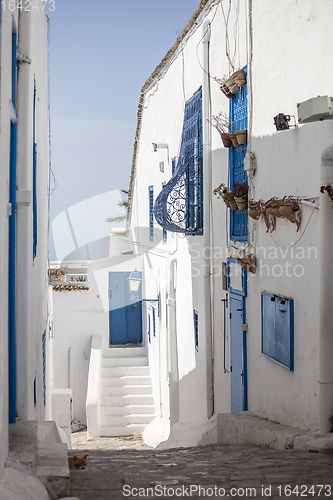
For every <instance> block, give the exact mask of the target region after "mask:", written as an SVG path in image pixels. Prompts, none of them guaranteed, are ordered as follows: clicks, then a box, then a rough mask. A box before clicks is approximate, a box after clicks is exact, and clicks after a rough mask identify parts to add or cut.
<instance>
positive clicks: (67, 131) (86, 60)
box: [48, 0, 199, 260]
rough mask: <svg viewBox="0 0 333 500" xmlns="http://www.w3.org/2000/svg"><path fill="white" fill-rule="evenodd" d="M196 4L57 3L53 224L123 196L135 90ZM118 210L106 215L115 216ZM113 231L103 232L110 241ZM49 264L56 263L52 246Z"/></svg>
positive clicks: (164, 0) (53, 17)
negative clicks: (93, 202) (96, 201)
mask: <svg viewBox="0 0 333 500" xmlns="http://www.w3.org/2000/svg"><path fill="white" fill-rule="evenodd" d="M198 4H199V0H126V1H124V0H123V1H115V0H99V1H98V2H92V1H88V0H80V1H78V0H55V10H54V11H53V12H49V13H48V15H49V18H50V27H51V49H50V50H51V57H50V76H51V132H52V168H53V171H54V174H55V177H56V180H57V184H58V188H57V189H56V190H55V191H54V193H53V194H52V197H51V220H52V219H53V218H54V217H55V216H57V215H58V214H59V213H60V212H62V211H63V210H65V209H66V208H68V207H70V206H72V205H74V204H76V203H79V202H80V201H83V200H86V199H87V198H89V197H92V196H97V195H99V194H102V193H105V192H107V191H112V190H115V189H127V187H128V183H129V175H130V168H131V161H132V148H133V142H134V133H135V127H136V113H137V105H138V101H139V97H140V90H141V87H142V85H143V84H144V82H145V81H146V79H147V78H148V77H149V75H150V74H151V73H152V71H153V70H154V69H155V67H156V66H157V65H158V64H159V62H160V61H161V60H162V58H163V57H164V55H165V54H166V53H167V51H168V50H169V48H170V47H171V46H172V45H173V43H174V42H175V40H176V38H177V36H178V34H179V33H180V31H181V30H182V29H183V27H184V26H185V24H186V23H187V22H188V20H189V19H190V17H191V15H192V13H193V12H194V10H195V9H196V7H197V6H198ZM114 210H117V208H115V207H110V211H111V212H112V213H110V214H109V216H112V215H117V214H116V213H114ZM109 229H110V225H108V224H107V223H106V224H105V232H106V234H107V232H108V230H109ZM50 258H51V260H52V259H55V253H54V245H53V241H52V234H51V241H50Z"/></svg>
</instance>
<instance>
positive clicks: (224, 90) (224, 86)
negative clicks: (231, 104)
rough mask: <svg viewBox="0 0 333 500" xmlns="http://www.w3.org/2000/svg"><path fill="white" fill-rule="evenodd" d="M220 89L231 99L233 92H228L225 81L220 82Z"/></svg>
mask: <svg viewBox="0 0 333 500" xmlns="http://www.w3.org/2000/svg"><path fill="white" fill-rule="evenodd" d="M220 90H222V92H223V94H224V95H225V96H226V97H228V99H231V98H232V97H234V94H233V93H232V92H230V90H229V89H228V87H227V86H226V84H225V83H222V85H221V87H220Z"/></svg>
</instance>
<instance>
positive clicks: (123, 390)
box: [100, 379, 153, 398]
mask: <svg viewBox="0 0 333 500" xmlns="http://www.w3.org/2000/svg"><path fill="white" fill-rule="evenodd" d="M105 380H107V381H108V380H109V379H105ZM128 394H131V395H133V396H134V395H136V394H138V395H152V394H153V388H152V386H151V385H142V384H141V385H119V386H116V385H112V386H111V385H108V386H101V387H100V397H101V398H102V397H103V396H105V397H108V396H117V397H118V396H127V395H128Z"/></svg>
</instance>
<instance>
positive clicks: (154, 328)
mask: <svg viewBox="0 0 333 500" xmlns="http://www.w3.org/2000/svg"><path fill="white" fill-rule="evenodd" d="M153 334H154V337H155V336H156V321H155V309H154V308H153Z"/></svg>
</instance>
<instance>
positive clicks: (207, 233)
mask: <svg viewBox="0 0 333 500" xmlns="http://www.w3.org/2000/svg"><path fill="white" fill-rule="evenodd" d="M203 30H204V39H203V68H204V73H203V85H202V86H203V89H202V90H203V92H202V94H203V104H202V106H203V109H202V128H203V184H204V189H203V192H204V193H205V195H204V200H203V203H204V235H203V240H204V241H203V245H204V248H210V249H211V193H212V168H211V166H212V160H211V138H210V132H211V131H210V124H209V122H208V120H207V118H210V111H211V110H210V82H209V43H210V33H211V22H210V20H209V19H208V20H207V21H205V23H204V25H203ZM206 253H207V252H205V256H204V300H205V332H206V377H207V418H210V417H211V416H212V415H213V414H214V370H213V364H214V361H213V332H212V317H211V310H212V303H211V300H212V297H211V273H210V270H211V251H210V252H208V256H206Z"/></svg>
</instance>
